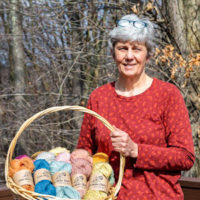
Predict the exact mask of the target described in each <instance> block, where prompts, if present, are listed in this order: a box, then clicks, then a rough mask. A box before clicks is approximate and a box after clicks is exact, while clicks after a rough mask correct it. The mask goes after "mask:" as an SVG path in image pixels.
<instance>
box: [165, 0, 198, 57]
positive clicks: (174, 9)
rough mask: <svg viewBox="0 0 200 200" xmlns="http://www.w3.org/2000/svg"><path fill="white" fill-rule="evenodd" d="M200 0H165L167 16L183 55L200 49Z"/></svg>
mask: <svg viewBox="0 0 200 200" xmlns="http://www.w3.org/2000/svg"><path fill="white" fill-rule="evenodd" d="M199 5H200V1H199V0H190V1H187V0H168V1H163V8H164V10H165V16H167V17H168V19H167V21H168V22H169V26H170V29H171V34H172V35H173V37H174V39H175V41H176V43H177V46H178V47H179V49H180V52H181V53H182V55H185V54H188V53H190V52H197V51H199V49H200V39H199V38H200V21H199V17H200V12H199V11H198V9H199Z"/></svg>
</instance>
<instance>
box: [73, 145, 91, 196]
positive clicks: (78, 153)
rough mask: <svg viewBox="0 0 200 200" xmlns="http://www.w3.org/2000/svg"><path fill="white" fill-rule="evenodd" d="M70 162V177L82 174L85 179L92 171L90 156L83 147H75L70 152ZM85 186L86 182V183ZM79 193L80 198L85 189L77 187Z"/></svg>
mask: <svg viewBox="0 0 200 200" xmlns="http://www.w3.org/2000/svg"><path fill="white" fill-rule="evenodd" d="M70 160H71V164H72V173H71V175H72V177H73V176H74V175H76V174H83V175H84V176H85V177H86V179H87V181H88V179H89V177H90V175H91V173H92V157H91V156H90V154H89V152H88V151H86V150H84V149H76V150H74V151H73V152H72V153H71V158H70ZM86 187H87V183H86ZM77 190H78V191H79V193H80V195H81V198H82V197H83V196H84V195H85V193H86V190H87V189H85V190H83V189H77Z"/></svg>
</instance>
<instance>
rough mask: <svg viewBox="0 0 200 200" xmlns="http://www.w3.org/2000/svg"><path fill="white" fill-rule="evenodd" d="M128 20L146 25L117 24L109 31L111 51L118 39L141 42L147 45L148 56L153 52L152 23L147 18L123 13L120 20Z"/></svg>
mask: <svg viewBox="0 0 200 200" xmlns="http://www.w3.org/2000/svg"><path fill="white" fill-rule="evenodd" d="M122 19H123V20H124V19H126V20H130V21H138V22H141V23H145V24H146V25H147V26H144V27H143V28H136V27H134V26H127V27H122V26H117V27H115V28H114V29H113V30H112V31H110V33H109V38H108V45H109V47H110V49H111V51H112V52H113V49H114V46H115V44H116V42H118V41H124V42H125V41H131V42H142V43H144V44H145V45H146V47H147V52H148V57H150V56H151V55H153V52H154V24H153V23H152V22H150V21H149V20H148V19H145V18H139V17H138V16H137V15H135V14H130V15H125V16H123V17H122V18H121V19H120V20H122Z"/></svg>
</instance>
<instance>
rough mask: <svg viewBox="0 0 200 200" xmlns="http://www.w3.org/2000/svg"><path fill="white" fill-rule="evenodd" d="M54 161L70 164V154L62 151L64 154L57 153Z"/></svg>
mask: <svg viewBox="0 0 200 200" xmlns="http://www.w3.org/2000/svg"><path fill="white" fill-rule="evenodd" d="M55 160H56V161H63V162H67V163H70V152H67V151H64V152H61V153H59V154H58V155H57V156H56V158H55Z"/></svg>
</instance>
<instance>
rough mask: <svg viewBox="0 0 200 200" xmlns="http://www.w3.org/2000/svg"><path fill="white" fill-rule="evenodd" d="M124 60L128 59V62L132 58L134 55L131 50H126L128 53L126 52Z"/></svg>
mask: <svg viewBox="0 0 200 200" xmlns="http://www.w3.org/2000/svg"><path fill="white" fill-rule="evenodd" d="M126 58H127V59H129V60H130V59H133V58H134V55H133V51H132V50H128V51H127V55H126Z"/></svg>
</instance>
